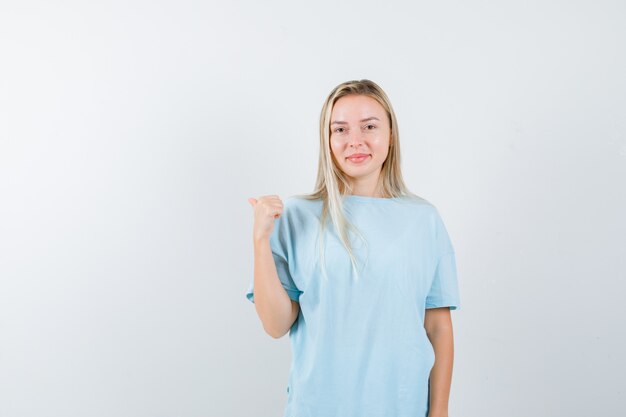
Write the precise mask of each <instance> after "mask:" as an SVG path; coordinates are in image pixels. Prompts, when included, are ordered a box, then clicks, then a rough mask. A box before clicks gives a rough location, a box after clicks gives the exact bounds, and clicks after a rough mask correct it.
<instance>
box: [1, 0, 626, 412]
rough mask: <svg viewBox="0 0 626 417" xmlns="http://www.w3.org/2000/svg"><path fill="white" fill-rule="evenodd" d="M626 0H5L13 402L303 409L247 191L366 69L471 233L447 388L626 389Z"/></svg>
mask: <svg viewBox="0 0 626 417" xmlns="http://www.w3.org/2000/svg"><path fill="white" fill-rule="evenodd" d="M625 12H626V5H625V4H624V2H622V1H606V0H596V1H586V2H582V1H578V2H572V1H527V0H526V1H517V2H502V1H501V2H487V1H456V2H409V1H406V2H393V1H389V2H386V3H385V4H383V2H374V1H340V2H336V1H317V2H310V3H308V4H305V5H300V4H297V2H289V1H281V2H276V1H264V2H259V1H245V2H243V1H239V2H220V3H217V2H206V1H188V0H187V1H181V0H178V1H171V0H170V1H157V2H155V1H128V0H126V1H117V2H110V1H108V2H78V1H63V2H61V1H57V2H48V1H19V2H18V1H3V2H2V3H0V60H1V61H0V83H1V84H0V415H1V416H3V417H18V416H19V417H22V416H28V417H31V416H32V417H35V416H37V417H45V416H63V417H72V416H77V417H78V416H81V417H82V416H93V417H96V416H117V417H122V416H129V417H130V416H132V417H143V416H146V417H147V416H158V417H161V416H163V417H170V416H185V417H192V416H244V415H255V416H278V415H282V411H283V407H284V401H285V399H286V390H285V387H286V379H287V373H288V370H289V364H290V357H291V356H290V355H291V352H290V345H289V340H288V337H287V336H286V337H284V338H282V339H279V340H274V339H272V338H270V337H269V336H267V335H266V334H265V333H264V332H263V330H262V327H261V324H260V321H259V320H258V318H257V316H256V312H255V309H254V306H253V304H251V303H250V302H249V301H248V300H247V299H246V298H245V295H244V293H245V290H246V288H247V285H248V283H249V280H250V278H251V276H252V267H253V260H252V242H251V236H252V208H251V207H250V206H249V204H248V202H247V198H248V197H252V196H260V195H266V194H278V195H280V196H288V195H290V194H296V193H301V192H309V191H312V187H313V184H314V180H315V175H316V168H317V152H318V144H317V141H318V138H317V133H318V132H317V123H318V115H319V112H320V109H321V106H322V103H323V100H324V98H325V97H326V95H327V94H328V93H329V92H330V90H331V89H332V88H333V87H334V86H335V85H337V84H339V83H340V82H343V81H346V80H350V79H359V78H369V79H372V80H374V81H375V82H377V83H378V84H380V85H381V86H382V87H383V88H384V89H385V90H386V91H387V93H388V95H389V96H390V98H391V100H392V103H393V105H394V108H395V110H396V112H397V116H398V119H399V127H400V143H401V149H402V163H403V170H404V176H405V179H406V181H407V183H408V185H409V187H410V188H411V189H412V191H414V192H416V193H417V194H419V195H421V196H423V197H425V198H427V199H428V200H430V201H431V202H433V203H434V204H435V205H436V206H437V207H438V208H439V209H440V211H441V213H442V215H443V217H444V219H445V221H446V225H447V227H448V230H449V232H450V235H451V237H452V239H453V242H454V245H455V249H456V252H457V262H458V272H459V283H460V290H461V297H462V300H463V301H462V302H463V308H462V310H459V312H458V313H456V312H453V313H452V314H453V321H454V327H455V363H454V376H453V385H452V392H451V398H450V415H451V416H457V417H461V416H464V417H479V416H480V417H490V416H494V417H496V416H497V417H501V416H508V417H517V416H519V417H526V416H530V415H532V416H534V417H543V416H546V417H548V416H568V417H573V416H581V417H582V416H589V415H618V414H619V412H618V411H620V410H621V411H623V400H624V393H625V384H624V381H623V375H624V373H625V372H626V364H625V359H624V356H623V353H624V351H625V350H626V338H625V335H624V332H623V330H622V327H623V319H624V313H625V311H624V310H625V308H624V304H623V302H622V298H623V293H624V291H625V290H626V288H625V287H626V286H625V284H624V282H625V278H626V273H625V272H624V271H625V270H626V239H625V236H626V221H625V220H624V213H625V212H626V184H625V183H626V119H625V117H624V116H625V115H626V81H625V79H626V78H625V77H624V74H626V55H625V54H624V51H625V50H626V29H625V28H626V18H625V16H626V14H625Z"/></svg>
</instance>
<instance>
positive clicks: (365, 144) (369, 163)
mask: <svg viewBox="0 0 626 417" xmlns="http://www.w3.org/2000/svg"><path fill="white" fill-rule="evenodd" d="M372 118H375V119H372ZM367 119H370V120H367ZM330 121H331V126H330V130H331V134H330V148H331V152H332V154H333V156H334V158H335V162H336V163H337V164H338V165H339V167H340V168H341V170H342V171H343V172H344V173H345V174H346V175H347V176H348V181H349V182H350V184H351V185H352V188H353V194H354V195H362V196H368V197H378V198H380V197H381V195H380V192H379V191H378V190H377V186H378V181H379V176H380V173H381V170H382V165H383V162H384V161H385V159H387V155H388V154H389V144H390V140H391V128H390V124H389V118H388V116H387V112H386V111H385V109H384V108H383V107H382V106H381V105H380V104H379V103H378V101H376V100H375V99H373V98H371V97H368V96H365V95H360V94H350V95H347V96H344V97H341V98H340V99H339V100H337V101H336V102H335V105H334V107H333V111H332V114H331V119H330ZM354 153H365V154H368V155H370V157H369V158H368V159H367V160H366V161H364V162H363V163H361V164H358V165H357V164H354V163H353V162H351V161H349V160H348V159H347V157H348V156H349V155H352V154H354ZM424 328H425V329H426V334H427V335H428V338H429V340H430V342H431V344H432V345H433V350H434V351H435V363H434V365H433V368H432V370H431V372H430V407H429V414H428V415H429V417H448V400H449V397H450V385H451V383H452V366H453V358H454V340H453V332H452V320H451V317H450V309H449V307H442V308H432V309H426V311H425V316H424Z"/></svg>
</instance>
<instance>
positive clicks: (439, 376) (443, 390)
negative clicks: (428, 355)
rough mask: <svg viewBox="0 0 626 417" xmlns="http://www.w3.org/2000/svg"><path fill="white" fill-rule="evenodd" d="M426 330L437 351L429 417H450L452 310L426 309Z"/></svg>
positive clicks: (431, 372) (452, 353) (432, 373)
mask: <svg viewBox="0 0 626 417" xmlns="http://www.w3.org/2000/svg"><path fill="white" fill-rule="evenodd" d="M424 328H425V329H426V334H427V335H428V338H429V339H430V342H431V344H432V345H433V350H434V351H435V363H434V365H433V368H432V370H431V371H430V399H429V401H430V405H429V412H428V417H448V399H449V397H450V385H451V383H452V364H453V362H454V338H453V335H452V319H451V317H450V308H449V307H441V308H429V309H426V312H425V316H424Z"/></svg>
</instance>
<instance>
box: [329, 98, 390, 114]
mask: <svg viewBox="0 0 626 417" xmlns="http://www.w3.org/2000/svg"><path fill="white" fill-rule="evenodd" d="M384 115H386V112H385V109H384V108H383V106H381V105H380V103H379V102H378V101H376V99H373V98H372V97H369V96H365V95H362V94H349V95H347V96H343V97H341V98H340V99H339V100H337V101H336V102H335V105H334V106H333V111H332V116H331V119H332V120H331V121H334V120H336V119H341V120H347V119H352V118H353V119H356V118H363V117H368V116H379V117H381V120H382V116H384Z"/></svg>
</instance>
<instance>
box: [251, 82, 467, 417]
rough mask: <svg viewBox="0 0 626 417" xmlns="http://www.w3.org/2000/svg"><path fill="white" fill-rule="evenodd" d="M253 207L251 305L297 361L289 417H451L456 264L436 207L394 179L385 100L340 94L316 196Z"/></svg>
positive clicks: (393, 140) (324, 139)
mask: <svg viewBox="0 0 626 417" xmlns="http://www.w3.org/2000/svg"><path fill="white" fill-rule="evenodd" d="M248 201H249V203H250V204H251V205H252V207H253V208H254V232H253V239H254V278H253V280H252V282H251V284H250V286H249V288H248V291H247V294H246V296H247V298H248V299H249V300H250V301H252V302H253V303H254V304H255V307H256V311H257V314H258V315H259V318H260V319H261V322H262V323H263V328H264V329H265V331H266V332H267V333H268V334H269V335H271V336H272V337H274V338H280V337H282V336H283V335H284V334H286V333H287V332H288V331H289V336H290V340H291V346H292V351H293V360H292V363H291V370H290V373H289V381H288V384H287V406H286V409H285V414H284V416H285V417H352V416H354V417H368V416H372V417H374V416H375V417H381V416H390V417H391V416H393V417H399V416H424V417H447V416H448V398H449V393H450V384H451V379H452V364H453V356H454V348H453V333H452V323H451V317H450V310H455V309H459V308H460V298H459V289H458V283H457V274H456V260H455V253H454V248H453V246H452V243H451V240H450V238H449V236H448V233H447V231H446V228H445V226H444V223H443V221H442V219H441V217H440V215H439V212H438V210H437V208H436V207H435V206H434V205H433V204H431V203H429V202H428V201H427V200H425V199H423V198H421V197H419V196H417V195H415V194H413V193H411V192H410V191H409V190H408V189H407V187H406V186H405V184H404V182H403V179H402V174H401V170H400V143H399V136H398V124H397V122H396V117H395V114H394V111H393V109H392V107H391V104H390V102H389V99H388V98H387V95H386V94H385V92H384V91H383V90H382V89H381V88H380V87H379V86H378V85H377V84H375V83H374V82H372V81H369V80H359V81H348V82H345V83H342V84H340V85H338V86H337V87H335V88H334V89H333V90H332V92H331V93H330V95H329V96H328V98H327V99H326V102H325V103H324V106H323V108H322V113H321V117H320V155H319V165H318V175H317V184H316V186H315V192H314V193H312V194H306V195H296V196H291V197H288V198H287V199H286V200H285V201H284V203H283V202H282V201H281V199H280V198H279V197H278V196H276V195H267V196H262V197H259V198H258V199H255V198H250V199H249V200H248Z"/></svg>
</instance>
